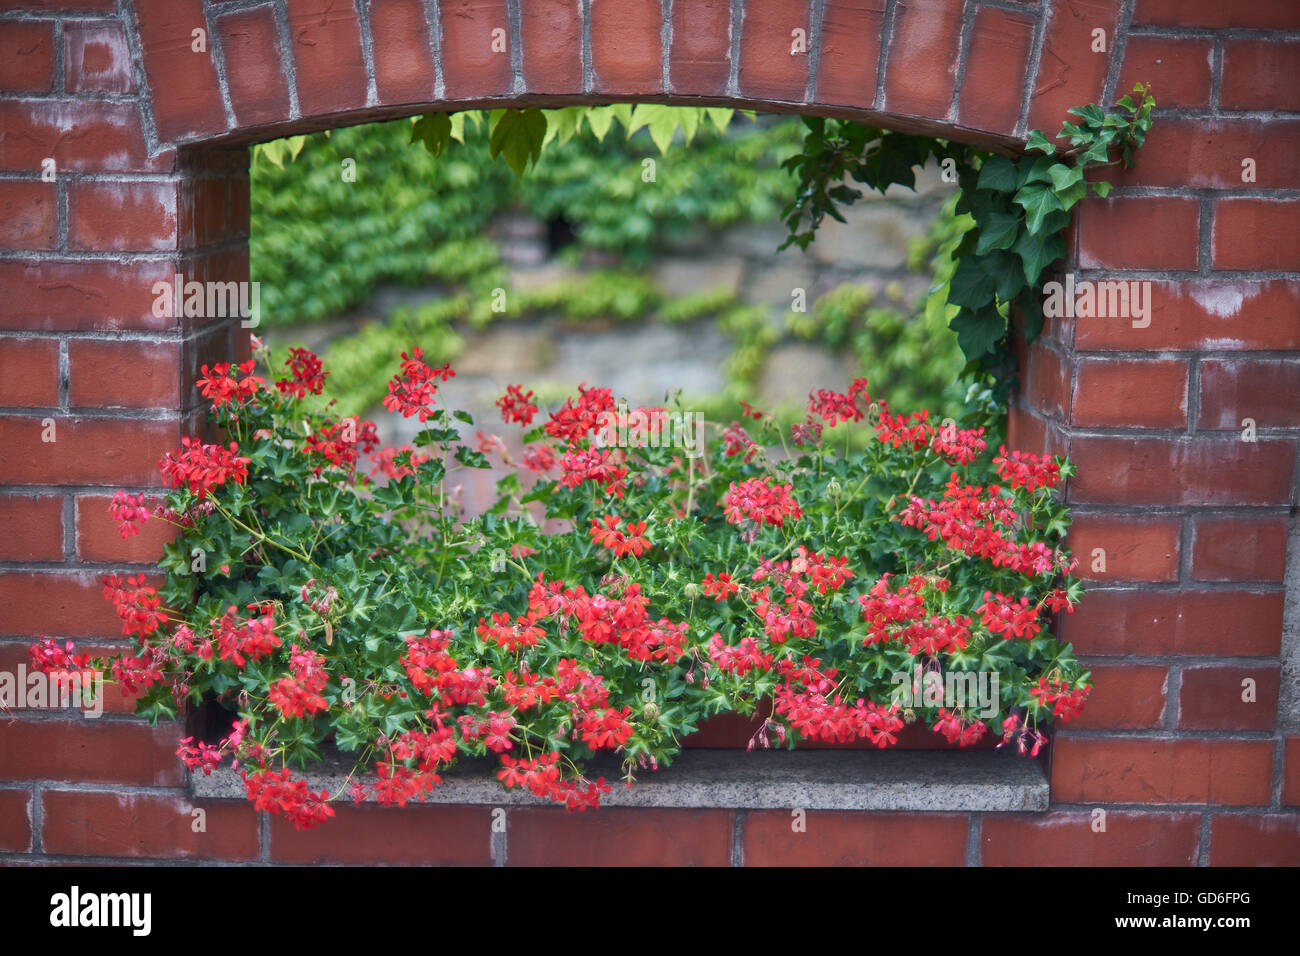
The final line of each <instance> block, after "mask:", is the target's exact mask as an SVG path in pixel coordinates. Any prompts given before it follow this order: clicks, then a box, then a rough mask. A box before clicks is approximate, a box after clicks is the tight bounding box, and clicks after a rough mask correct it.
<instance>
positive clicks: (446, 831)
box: [271, 805, 515, 866]
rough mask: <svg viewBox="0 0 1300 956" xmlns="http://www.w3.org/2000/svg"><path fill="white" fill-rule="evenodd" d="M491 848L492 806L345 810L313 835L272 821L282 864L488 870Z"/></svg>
mask: <svg viewBox="0 0 1300 956" xmlns="http://www.w3.org/2000/svg"><path fill="white" fill-rule="evenodd" d="M510 813H511V815H512V816H513V814H514V813H515V811H513V810H512V811H510ZM511 822H512V821H510V822H507V826H510V823H511ZM491 845H492V808H491V807H460V806H418V805H416V806H406V807H401V808H398V807H377V806H356V807H353V806H346V805H341V806H337V808H336V810H335V816H334V818H333V819H331V820H330V821H329V822H328V823H326V824H325V825H324V826H321V827H317V828H315V829H312V830H295V829H294V828H293V825H292V824H290V823H289V822H288V821H286V820H285V819H284V818H283V817H280V816H278V815H276V816H272V817H271V858H272V859H273V860H275V861H276V862H278V863H299V864H303V863H311V864H321V863H326V864H328V863H389V864H393V863H398V864H406V865H411V866H414V865H419V866H452V865H461V866H487V865H489V863H490V862H491V858H492V857H491Z"/></svg>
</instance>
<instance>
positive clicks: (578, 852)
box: [484, 807, 733, 866]
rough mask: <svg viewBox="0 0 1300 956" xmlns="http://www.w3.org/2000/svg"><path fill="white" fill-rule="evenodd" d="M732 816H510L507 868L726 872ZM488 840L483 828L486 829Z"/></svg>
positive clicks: (551, 811) (621, 810)
mask: <svg viewBox="0 0 1300 956" xmlns="http://www.w3.org/2000/svg"><path fill="white" fill-rule="evenodd" d="M732 819H733V814H732V812H731V811H730V810H659V809H640V808H637V809H631V808H626V807H605V808H603V809H602V810H600V811H599V812H597V813H570V812H569V811H567V810H564V809H561V808H559V807H555V808H551V807H539V808H534V807H528V808H524V809H519V810H510V811H509V816H508V818H507V822H506V827H507V830H506V833H507V841H508V845H509V858H508V860H507V862H508V863H509V864H510V865H511V866H602V865H603V866H727V865H728V864H729V863H730V862H731V841H732ZM484 831H485V832H484V838H485V839H486V836H487V834H486V825H485V827H484Z"/></svg>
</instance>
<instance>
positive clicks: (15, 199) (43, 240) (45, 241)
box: [0, 180, 59, 249]
mask: <svg viewBox="0 0 1300 956" xmlns="http://www.w3.org/2000/svg"><path fill="white" fill-rule="evenodd" d="M57 205H58V198H57V196H56V194H55V187H54V184H53V183H41V182H29V181H21V180H14V181H10V182H0V244H3V246H4V247H5V248H6V249H53V248H55V247H56V246H57V245H58V242H59V224H58V209H57Z"/></svg>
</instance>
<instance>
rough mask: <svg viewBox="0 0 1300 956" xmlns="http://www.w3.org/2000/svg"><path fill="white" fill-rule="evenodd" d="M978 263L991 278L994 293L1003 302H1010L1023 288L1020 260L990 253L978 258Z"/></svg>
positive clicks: (1002, 254) (1007, 254)
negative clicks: (993, 284)
mask: <svg viewBox="0 0 1300 956" xmlns="http://www.w3.org/2000/svg"><path fill="white" fill-rule="evenodd" d="M979 261H980V263H981V264H982V265H983V266H984V268H985V269H986V270H987V272H988V274H989V275H990V276H991V277H992V278H993V281H994V283H995V291H996V292H997V294H998V298H999V299H1000V300H1001V301H1003V302H1010V301H1011V300H1012V299H1013V298H1015V296H1016V293H1017V292H1019V291H1020V290H1021V289H1023V288H1024V287H1025V275H1024V272H1022V271H1021V268H1020V260H1019V259H1017V258H1016V257H1015V256H1013V255H1011V254H1010V253H1007V252H990V253H988V254H987V255H984V256H981V257H979Z"/></svg>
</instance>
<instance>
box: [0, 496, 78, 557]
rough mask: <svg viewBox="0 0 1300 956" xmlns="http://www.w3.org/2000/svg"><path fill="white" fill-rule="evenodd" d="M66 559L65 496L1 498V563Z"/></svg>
mask: <svg viewBox="0 0 1300 956" xmlns="http://www.w3.org/2000/svg"><path fill="white" fill-rule="evenodd" d="M62 560H63V496H62V495H24V494H3V495H0V561H62Z"/></svg>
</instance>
